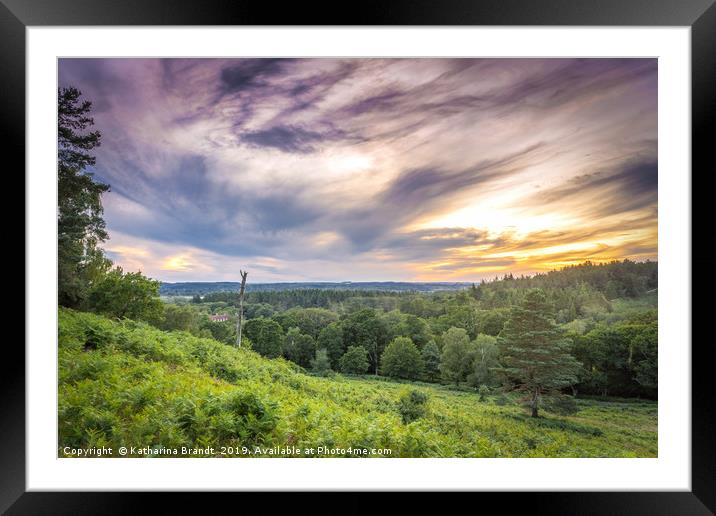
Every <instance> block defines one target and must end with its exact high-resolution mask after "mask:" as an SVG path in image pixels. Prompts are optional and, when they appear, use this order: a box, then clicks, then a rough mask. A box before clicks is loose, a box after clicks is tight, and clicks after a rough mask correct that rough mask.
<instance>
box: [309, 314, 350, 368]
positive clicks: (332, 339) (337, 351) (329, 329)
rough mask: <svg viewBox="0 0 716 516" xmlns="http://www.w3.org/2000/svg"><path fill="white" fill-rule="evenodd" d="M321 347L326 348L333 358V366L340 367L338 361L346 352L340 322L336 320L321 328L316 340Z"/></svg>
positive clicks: (329, 356)
mask: <svg viewBox="0 0 716 516" xmlns="http://www.w3.org/2000/svg"><path fill="white" fill-rule="evenodd" d="M316 344H317V346H318V347H319V348H325V350H326V351H327V352H328V358H329V359H330V360H331V367H333V368H334V369H337V368H338V362H339V360H340V359H341V357H342V356H343V353H344V352H345V347H344V345H343V329H342V328H341V325H340V323H337V322H334V323H331V324H329V325H328V326H326V327H325V328H323V329H322V330H321V333H320V334H319V335H318V341H317V342H316Z"/></svg>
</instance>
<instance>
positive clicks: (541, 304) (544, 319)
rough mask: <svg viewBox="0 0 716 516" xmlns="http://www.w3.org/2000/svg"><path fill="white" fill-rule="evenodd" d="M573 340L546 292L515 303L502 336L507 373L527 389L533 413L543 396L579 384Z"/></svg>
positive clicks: (578, 366) (579, 367)
mask: <svg viewBox="0 0 716 516" xmlns="http://www.w3.org/2000/svg"><path fill="white" fill-rule="evenodd" d="M569 345H570V342H569V340H567V339H565V338H564V337H563V336H562V334H561V332H560V330H559V329H558V328H557V325H556V324H555V322H554V320H553V318H552V311H551V307H550V306H549V304H548V303H547V299H546V296H545V294H544V292H543V291H542V290H540V289H534V290H530V291H529V292H527V294H526V296H525V299H524V301H523V302H522V303H521V304H519V305H516V306H514V307H512V310H511V314H510V318H509V319H508V321H507V322H506V323H505V327H504V328H503V330H502V333H501V337H500V348H501V355H502V359H501V361H502V363H503V365H504V367H503V368H502V369H501V370H502V371H503V372H504V374H505V375H506V376H507V377H508V378H509V379H510V380H511V381H513V382H514V383H515V384H516V385H517V387H518V389H520V390H523V391H525V392H526V393H527V399H528V401H529V406H530V409H531V413H532V417H537V416H538V410H539V405H540V400H541V398H542V397H543V396H545V395H548V394H553V393H558V392H559V389H561V388H564V387H569V386H571V385H574V384H576V383H577V382H578V381H579V379H578V376H577V375H578V373H579V370H580V369H581V364H580V363H579V362H578V361H577V360H576V359H575V358H574V357H573V356H572V355H571V354H570V352H569Z"/></svg>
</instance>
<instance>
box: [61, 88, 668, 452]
mask: <svg viewBox="0 0 716 516" xmlns="http://www.w3.org/2000/svg"><path fill="white" fill-rule="evenodd" d="M59 110H60V115H59V127H58V131H59V149H60V151H59V157H58V159H59V191H58V195H59V201H58V202H59V206H58V231H59V234H58V246H59V251H58V257H59V282H58V289H59V292H58V301H59V304H60V305H61V306H62V307H64V308H61V310H60V314H61V320H60V329H59V330H60V343H61V347H62V346H65V347H66V349H65V351H63V353H64V355H63V357H64V358H62V360H61V361H60V369H61V371H60V376H61V379H62V380H61V382H65V383H63V384H62V385H63V386H62V388H61V399H60V405H61V412H62V410H66V412H65V413H64V414H65V416H66V417H67V418H68V419H67V421H66V422H65V423H66V427H65V430H64V434H63V435H65V436H67V435H71V436H74V437H68V439H70V440H72V439H74V440H76V441H78V442H79V441H82V439H83V438H86V437H87V436H86V435H85V437H81V436H80V435H75V434H73V433H72V432H75V433H77V432H79V433H82V432H85V431H87V432H89V431H90V430H91V431H92V432H99V430H97V428H98V427H97V426H96V425H95V423H92V421H94V419H92V417H94V416H92V417H90V416H87V418H89V419H87V418H85V416H82V414H84V413H85V412H83V411H84V410H85V409H81V408H78V405H77V404H73V403H72V401H71V399H69V398H67V396H73V395H77V396H79V397H78V398H76V401H77V403H79V400H85V401H86V402H87V403H89V404H90V405H91V402H89V400H90V399H94V398H93V395H90V394H89V393H87V392H84V391H83V392H84V394H82V395H81V396H80V395H79V394H77V392H76V390H77V389H80V388H84V387H82V386H83V385H85V384H86V382H90V383H92V382H99V384H97V385H100V384H101V385H105V384H104V383H103V382H105V381H107V378H108V377H107V376H106V375H109V374H110V372H111V371H112V370H113V369H112V368H114V367H115V366H116V367H117V368H118V369H117V370H116V371H115V373H111V374H116V375H118V376H117V378H115V380H117V379H118V378H119V377H121V376H122V374H123V373H122V372H121V367H123V366H121V364H129V363H132V364H133V363H134V361H135V360H139V361H140V362H141V361H142V360H144V359H147V358H148V359H150V360H158V361H161V362H165V364H164V365H166V362H168V363H174V362H173V361H177V363H178V364H182V367H186V368H188V369H186V371H189V372H187V374H190V373H191V374H192V375H193V374H194V372H191V371H195V369H196V368H197V367H198V368H199V369H196V371H195V372H196V374H200V375H209V376H211V377H213V378H216V379H218V380H221V381H224V382H230V383H232V385H234V386H236V385H240V384H241V378H242V377H241V376H236V375H235V374H234V373H232V372H231V371H233V370H234V369H232V368H237V367H240V368H243V369H241V370H242V371H244V373H241V374H244V375H248V373H246V372H245V368H246V367H248V366H247V364H254V365H256V367H258V368H260V369H261V370H265V369H266V368H272V367H278V368H279V369H281V368H284V365H280V366H279V365H276V366H273V365H271V366H269V365H266V363H265V362H274V361H275V362H276V363H277V364H290V367H289V366H286V367H288V369H281V370H282V371H291V373H290V374H291V375H299V376H300V375H304V376H306V377H314V378H320V379H321V381H325V382H338V383H340V382H343V381H344V379H345V378H355V379H359V378H362V379H366V378H371V380H370V381H379V380H381V381H383V380H387V381H389V382H398V383H400V382H403V383H404V382H409V383H413V384H415V385H422V386H426V385H427V386H430V385H433V386H436V387H435V388H438V386H441V387H440V389H449V390H452V391H455V392H466V393H472V395H473V396H477V398H476V399H478V400H485V399H487V398H488V397H490V396H491V397H493V399H495V400H498V401H499V400H503V401H502V402H500V403H501V404H504V400H507V399H511V400H513V401H515V402H517V403H519V404H522V405H524V406H525V407H526V408H527V410H528V413H529V414H530V415H532V416H533V417H539V416H540V415H541V412H540V411H541V410H547V411H548V412H550V413H552V414H574V413H575V412H577V410H579V404H578V403H577V400H578V399H580V398H582V399H585V398H584V397H585V396H596V397H600V398H604V397H607V396H609V397H614V396H618V397H641V398H649V399H656V396H657V387H658V384H657V343H658V330H657V328H658V321H657V288H658V287H657V285H658V276H657V263H655V262H643V263H637V262H632V261H628V260H624V261H613V262H610V263H590V262H586V263H583V264H581V265H577V266H571V267H566V268H563V269H560V270H556V271H552V272H549V273H546V274H537V275H535V276H529V277H526V276H520V277H515V276H513V275H512V274H507V275H503V276H502V277H498V278H494V279H492V280H490V281H482V282H478V283H475V284H468V285H465V286H464V288H458V289H455V290H445V289H443V288H435V289H430V288H426V287H425V284H421V285H422V286H421V287H419V288H416V290H415V291H411V290H408V289H407V288H406V286H405V284H402V286H401V288H400V289H391V288H389V286H385V285H382V284H377V283H376V284H370V288H369V289H367V290H363V289H357V288H350V289H347V288H324V286H321V288H298V289H297V288H286V286H283V287H280V286H277V287H276V288H270V289H259V290H251V289H248V291H247V293H246V296H245V299H244V303H243V309H244V312H243V321H244V324H243V333H242V336H243V338H242V342H241V345H240V348H241V349H240V350H237V349H236V323H237V318H238V306H239V299H238V293H237V292H233V291H218V292H212V291H211V289H209V292H208V293H206V294H205V295H200V294H198V293H196V294H195V295H193V296H172V297H166V296H165V297H163V298H160V283H159V282H158V281H155V280H152V279H150V278H147V277H146V276H144V275H143V274H141V273H140V272H125V271H123V270H122V269H121V268H120V267H116V266H114V265H113V264H112V262H111V261H110V260H109V259H108V258H107V257H106V256H105V255H104V252H103V251H102V249H101V244H102V242H104V241H105V240H106V238H107V233H106V230H105V223H104V220H103V217H102V203H101V197H102V194H103V193H105V192H107V191H108V190H109V186H108V185H104V184H102V183H99V182H97V181H96V180H95V179H94V177H93V175H92V174H91V167H92V165H94V158H93V157H92V155H91V154H90V151H91V149H93V148H94V147H96V146H97V145H99V144H100V141H101V135H100V133H99V132H97V131H90V130H89V129H90V127H91V126H92V123H93V122H92V119H91V117H90V116H89V113H90V110H91V103H90V102H88V101H85V100H82V99H81V94H80V92H79V91H77V90H75V89H73V88H69V89H63V90H60V92H59ZM453 287H454V285H453ZM79 312H94V313H95V314H98V316H100V317H98V316H91V317H90V316H89V315H88V316H87V317H84V316H79V315H78V313H79ZM212 315H228V316H229V320H228V321H221V322H219V321H213V320H212V319H211V316H212ZM93 317H96V318H93ZM111 321H114V322H111ZM113 325H114V326H113ZM162 335H165V337H162ZM142 336H144V337H142ZM142 338H146V339H148V340H147V342H145V343H142V342H141V339H142ZM137 339H139V340H137ZM151 343H154V344H151ZM168 343H171V346H173V347H172V348H171V349H170V351H165V348H166V346H169V344H168ZM210 343H213V344H210ZM152 346H154V347H152ZM192 346H193V347H192ZM207 346H208V347H210V348H211V349H212V350H213V351H212V353H213V355H212V358H211V361H210V362H207V361H206V360H209V359H208V358H206V357H205V356H204V355H201V356H199V355H196V353H200V352H201V353H203V351H201V350H202V349H205V348H206V349H209V348H207ZM216 346H220V347H221V348H226V350H227V351H222V350H221V349H219V348H216ZM167 349H168V348H167ZM152 350H154V351H152ZM228 350H231V351H228ZM100 351H101V353H100V354H99V355H96V358H87V356H88V355H87V353H90V354H91V353H93V352H100ZM118 353H119V354H122V357H123V358H122V357H119V355H117V354H118ZM167 353H168V354H167ZM127 354H129V355H127ZM125 355H126V356H125ZM152 357H153V358H152ZM157 357H158V358H157ZM172 357H174V358H172ZM182 357H183V358H182ZM202 357H203V358H202ZM222 357H223V358H222ZM93 360H96V362H92V361H93ZM112 360H117V362H116V363H115V362H112ZM196 360H199V362H196ZM87 361H89V362H87ZM237 361H239V362H241V361H244V363H243V365H241V366H239V365H237V364H238V362H237ZM262 361H263V362H262ZM88 364H89V365H88ZM92 364H94V365H92ZM102 364H104V365H102ZM112 364H114V365H112ZM197 364H198V365H197ZM84 367H89V369H87V370H86V371H85V373H83V374H81V375H80V376H79V377H77V376H76V374H77V371H78V369H77V368H79V370H84V369H82V368H84ZM137 367H139V366H137ZM162 367H163V366H162ZM172 367H174V366H172ZM277 370H278V369H277ZM162 371H164V370H163V369H162V370H161V371H160V370H159V369H157V374H160V376H161V375H164V374H170V373H168V372H162ZM197 371H199V372H197ZM150 373H151V372H150ZM137 374H140V373H137ZM144 374H145V373H141V374H140V376H141V378H142V380H141V381H142V382H144V381H145V380H146V377H145V376H142V375H144ZM147 374H149V373H147ZM256 374H257V375H258V374H259V373H258V372H256ZM277 374H278V373H277ZM281 374H284V373H281ZM285 374H288V373H285ZM245 377H246V378H249V376H245ZM137 378H139V377H137ZM292 378H293V377H292ZM113 381H114V380H113ZM125 381H128V380H127V379H126V378H125V379H123V380H122V382H125ZM137 381H138V382H139V380H137ZM182 381H184V380H182ZM187 381H188V380H187ZM202 381H203V380H202ZM247 381H248V380H247ZM78 382H80V383H78ZM82 382H85V383H82ZM291 382H298V383H297V385H298V384H301V382H303V380H291ZM110 383H111V382H110ZM140 383H141V382H140ZM159 383H160V377H158V378H157V385H158V384H159ZM289 383H290V382H289ZM338 383H337V385H338ZM87 385H89V384H87ZM93 385H94V384H93ZM111 385H114V386H115V387H116V385H118V384H117V383H116V382H115V383H114V384H111ZM137 385H139V383H138V384H137ZM142 385H144V384H142ZM247 385H248V384H247ZM316 385H319V384H316ZM326 385H327V384H324V383H321V384H320V386H321V387H320V389H327V390H326V391H325V392H333V391H331V389H330V387H326ZM115 387H106V385H105V387H102V388H107V389H110V390H112V389H114V388H115ZM98 388H99V387H98ZM127 388H128V389H130V391H131V388H132V387H131V386H128V387H127ZM137 388H138V387H137ZM143 388H144V387H143ZM146 388H147V389H149V388H150V387H146ZM372 388H373V387H371V389H372ZM222 389H223V387H222ZM316 389H319V388H318V387H316ZM320 389H319V390H320ZM359 391H360V389H359V390H357V391H355V392H354V393H353V394H351V396H354V397H356V396H357V397H360V396H361V395H360V393H359ZM108 392H109V391H108ZM112 392H114V391H112ZM152 392H154V391H152ZM222 392H223V391H222ZM386 392H388V391H386ZM436 392H437V391H436ZM63 393H64V394H63ZM72 393H74V394H72ZM96 394H97V393H96ZM115 394H116V393H115ZM115 394H112V395H113V396H114V395H115ZM284 394H285V393H284ZM116 395H118V396H120V394H116ZM145 395H149V394H146V393H145V394H143V395H142V396H145ZM286 395H287V394H286ZM97 396H99V394H97ZM108 396H109V394H108ZM152 396H159V394H158V391H157V392H154V394H152ZM252 396H253V395H252ZM327 396H328V394H327ZM401 396H402V395H401ZM427 396H428V395H427V394H426V393H425V392H424V391H420V390H417V391H412V392H408V393H407V394H405V396H403V397H402V398H400V399H399V400H398V401H397V403H399V406H401V407H403V408H402V409H400V410H399V411H398V412H399V413H400V414H401V416H400V417H401V418H402V421H403V424H409V423H411V421H414V420H417V419H420V418H421V417H422V416H421V414H423V413H424V412H425V410H427V409H424V407H423V405H425V403H426V400H427V399H428V398H427ZM515 396H516V397H515ZM95 397H96V396H95ZM495 397H497V398H495ZM157 399H159V398H157ZM232 399H233V398H232ZM251 399H252V400H253V401H251V403H258V404H259V405H261V403H260V401H256V400H255V399H253V398H251ZM351 399H353V398H351ZM604 399H606V398H604ZM115 401H116V400H115ZM164 401H166V400H164ZM234 401H236V400H234ZM227 403H229V404H231V403H233V401H231V400H229V401H227ZM236 403H244V402H243V401H241V400H239V401H236ZM356 403H357V402H356ZM376 403H377V402H376ZM107 404H108V407H110V406H115V405H116V403H115V402H112V401H107ZM378 405H380V404H378ZM378 405H376V406H378ZM242 406H243V405H242ZM62 407H64V408H62ZM73 407H74V408H73ZM172 407H173V408H168V409H167V410H170V412H171V411H173V410H175V409H176V407H174V406H172ZM86 410H90V411H91V410H92V409H91V408H88V409H86ZM107 410H108V411H109V410H110V409H109V408H108V409H107ZM192 410H193V409H192ZM212 410H213V409H212ZM217 410H219V409H217ZM237 410H238V409H237ZM241 410H243V409H241ZM257 410H258V409H257ZM261 410H263V409H261ZM261 410H259V412H261ZM376 410H378V411H380V410H382V409H376ZM73 411H74V412H73ZM77 411H79V412H77ZM425 413H427V412H425ZM108 414H109V412H108ZM513 416H514V414H513V415H512V416H510V417H513ZM116 417H118V416H117V415H116V414H114V415H111V417H110V416H109V415H107V418H110V419H113V418H116ZM177 417H179V416H177ZM207 417H208V416H207ZM217 417H219V416H217ZM237 417H238V416H237ZM252 417H253V416H252ZM356 417H357V416H356ZM450 417H452V416H450ZM514 417H517V416H514ZM650 417H651V416H650ZM77 418H79V419H77ZM518 419H519V418H518ZM88 421H89V422H88ZM172 424H173V423H172ZM216 424H219V423H216ZM480 424H482V423H480ZM555 424H556V423H555ZM560 424H562V423H560ZM565 424H566V423H565ZM67 425H69V426H67ZM73 425H74V426H73ZM93 425H94V426H93ZM99 427H101V428H105V427H106V425H104V426H103V425H102V424H100V426H99ZM107 428H110V427H107ZM107 428H105V429H104V430H102V432H103V433H101V435H104V436H105V437H106V436H107V435H109V434H110V433H112V432H111V431H110V430H107ZM212 428H213V427H212ZM276 428H280V425H279V426H277V427H276ZM92 429H94V430H92ZM177 431H179V430H177ZM181 431H182V432H184V430H181ZM277 431H278V430H277ZM401 432H402V430H401ZM68 433H69V434H68ZM438 434H439V432H438ZM438 434H436V435H438ZM83 435H84V434H83ZM93 435H94V434H93ZM97 435H100V434H97ZM212 435H213V437H212V439H213V438H217V439H218V438H219V437H217V435H218V434H216V435H214V434H212ZM401 435H402V434H401ZM184 437H185V438H186V439H189V440H191V439H190V438H189V437H187V436H186V435H184ZM649 449H651V448H649ZM406 453H408V452H406ZM544 453H547V452H544ZM565 453H566V452H565ZM569 453H572V451H570V452H569ZM649 453H651V452H649Z"/></svg>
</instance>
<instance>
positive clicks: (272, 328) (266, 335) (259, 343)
mask: <svg viewBox="0 0 716 516" xmlns="http://www.w3.org/2000/svg"><path fill="white" fill-rule="evenodd" d="M243 331H244V332H245V334H246V336H247V337H248V339H249V340H250V341H251V345H252V347H253V350H254V351H256V352H257V353H259V354H261V355H263V356H265V357H268V358H277V357H280V356H281V351H282V346H283V328H281V325H280V324H279V323H277V322H276V321H274V320H272V319H266V318H265V317H259V318H258V319H249V320H248V321H246V324H245V325H244V329H243Z"/></svg>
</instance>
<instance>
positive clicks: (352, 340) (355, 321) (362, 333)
mask: <svg viewBox="0 0 716 516" xmlns="http://www.w3.org/2000/svg"><path fill="white" fill-rule="evenodd" d="M341 324H342V327H343V342H344V343H345V344H346V346H362V347H363V348H364V349H365V350H366V351H367V352H368V360H369V362H370V367H371V369H372V370H373V371H374V372H375V374H378V360H379V357H380V355H381V353H382V352H383V349H384V348H385V344H386V332H385V325H384V323H383V321H382V320H381V319H380V318H379V317H378V315H377V314H376V312H375V310H372V309H370V308H366V309H364V310H360V311H359V312H355V313H352V314H350V315H348V316H347V317H345V318H344V319H343V320H342V321H341Z"/></svg>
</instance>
